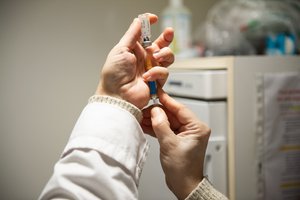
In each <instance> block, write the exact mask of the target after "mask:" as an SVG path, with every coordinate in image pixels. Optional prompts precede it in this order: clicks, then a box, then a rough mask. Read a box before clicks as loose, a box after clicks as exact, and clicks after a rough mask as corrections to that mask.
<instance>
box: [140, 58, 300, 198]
mask: <svg viewBox="0 0 300 200" xmlns="http://www.w3.org/2000/svg"><path fill="white" fill-rule="evenodd" d="M284 72H300V57H299V56H275V57H266V56H238V57H232V56H229V57H211V58H194V59H188V60H180V61H176V62H175V63H174V64H173V65H172V66H171V67H170V77H169V80H168V82H167V83H166V85H165V90H166V91H168V92H169V93H171V95H173V96H175V97H176V98H178V97H179V98H178V100H179V101H181V102H183V103H185V104H186V105H187V106H189V107H190V108H192V110H193V111H194V112H196V114H197V115H198V116H199V118H200V119H202V120H203V121H204V122H206V123H207V124H208V125H209V126H210V127H211V128H212V131H213V133H212V135H211V139H210V141H209V146H208V149H207V157H206V163H205V169H206V173H207V174H208V175H209V178H210V179H211V180H212V182H214V185H215V186H216V188H218V189H219V190H220V191H222V192H223V193H225V194H227V195H228V196H229V198H230V199H231V200H235V199H241V200H247V199H249V200H252V199H257V190H258V187H257V179H258V178H257V171H258V167H259V166H258V163H257V155H256V153H257V152H256V146H257V143H256V139H257V138H256V134H255V129H256V119H255V117H256V110H257V106H256V99H257V96H256V95H257V92H256V85H257V82H256V81H257V79H256V78H257V76H258V75H261V74H264V73H284ZM214 78H215V79H214ZM220 113H221V114H220ZM212 116H214V117H212ZM154 145H155V146H154V147H152V149H154V151H157V152H155V153H156V154H157V155H156V156H157V158H156V160H155V161H154V160H153V159H152V155H151V154H150V157H149V160H148V161H147V164H146V168H145V169H146V170H145V171H144V173H143V175H142V180H141V190H143V188H145V186H144V183H146V182H147V180H146V179H147V178H148V177H151V178H152V179H153V178H155V177H156V176H160V177H158V179H156V181H164V177H163V173H162V172H160V173H157V169H154V168H151V167H150V166H149V165H153V166H154V165H155V164H153V162H159V159H158V150H157V148H158V145H157V143H155V144H154ZM147 165H148V166H147ZM156 165H158V164H157V163H156ZM151 184H152V185H151V186H150V185H148V186H149V187H148V189H149V188H151V191H156V193H161V194H162V195H163V194H165V193H167V192H168V191H167V188H163V187H160V185H159V186H157V187H156V184H159V183H158V182H152V183H151ZM171 196H172V195H170V196H168V199H170V198H171ZM143 197H144V196H143V192H141V199H147V198H143ZM156 197H157V198H156V199H167V197H166V198H163V197H162V198H159V197H158V196H156ZM173 198H174V199H175V197H174V196H173ZM149 199H151V198H149ZM152 199H155V198H152Z"/></svg>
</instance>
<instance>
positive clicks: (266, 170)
mask: <svg viewBox="0 0 300 200" xmlns="http://www.w3.org/2000/svg"><path fill="white" fill-rule="evenodd" d="M258 82H259V84H258V93H257V109H258V115H257V121H258V123H257V127H256V129H257V136H258V137H257V144H258V146H257V147H258V148H257V150H258V198H259V199H265V200H276V199H278V200H279V199H280V200H299V199H300V73H298V72H295V73H280V74H279V73H277V74H276V73H273V74H263V75H261V76H260V77H259V81H258Z"/></svg>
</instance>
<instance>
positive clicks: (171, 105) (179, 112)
mask: <svg viewBox="0 0 300 200" xmlns="http://www.w3.org/2000/svg"><path fill="white" fill-rule="evenodd" d="M158 97H159V101H160V102H161V104H162V105H163V106H165V107H166V108H167V110H168V111H169V112H170V113H172V114H173V115H174V116H176V117H177V119H178V121H179V122H180V123H181V124H187V123H189V122H191V121H193V120H196V119H197V117H196V116H195V114H194V113H193V112H192V111H191V110H189V109H188V108H187V107H186V106H184V105H183V104H181V103H179V102H177V101H176V100H175V99H173V98H172V97H170V96H169V95H168V94H167V93H165V92H164V91H163V89H159V90H158Z"/></svg>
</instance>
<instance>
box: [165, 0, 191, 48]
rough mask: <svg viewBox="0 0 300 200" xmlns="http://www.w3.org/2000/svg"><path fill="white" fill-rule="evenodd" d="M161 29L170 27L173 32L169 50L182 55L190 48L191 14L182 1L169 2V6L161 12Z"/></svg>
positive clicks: (172, 0)
mask: <svg viewBox="0 0 300 200" xmlns="http://www.w3.org/2000/svg"><path fill="white" fill-rule="evenodd" d="M161 18H162V24H161V25H162V29H165V28H166V27H172V28H173V29H174V31H175V33H174V40H173V42H172V44H171V46H170V47H171V49H172V50H173V52H174V53H175V54H182V53H185V52H187V51H188V50H190V47H191V13H190V11H189V10H188V9H187V8H186V7H185V6H184V5H183V1H182V0H170V1H169V6H168V7H167V8H166V9H165V10H164V11H163V12H162V16H161Z"/></svg>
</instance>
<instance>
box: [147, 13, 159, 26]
mask: <svg viewBox="0 0 300 200" xmlns="http://www.w3.org/2000/svg"><path fill="white" fill-rule="evenodd" d="M145 14H147V15H148V18H149V21H150V24H154V23H156V22H157V20H158V17H157V15H154V14H152V13H145Z"/></svg>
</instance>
